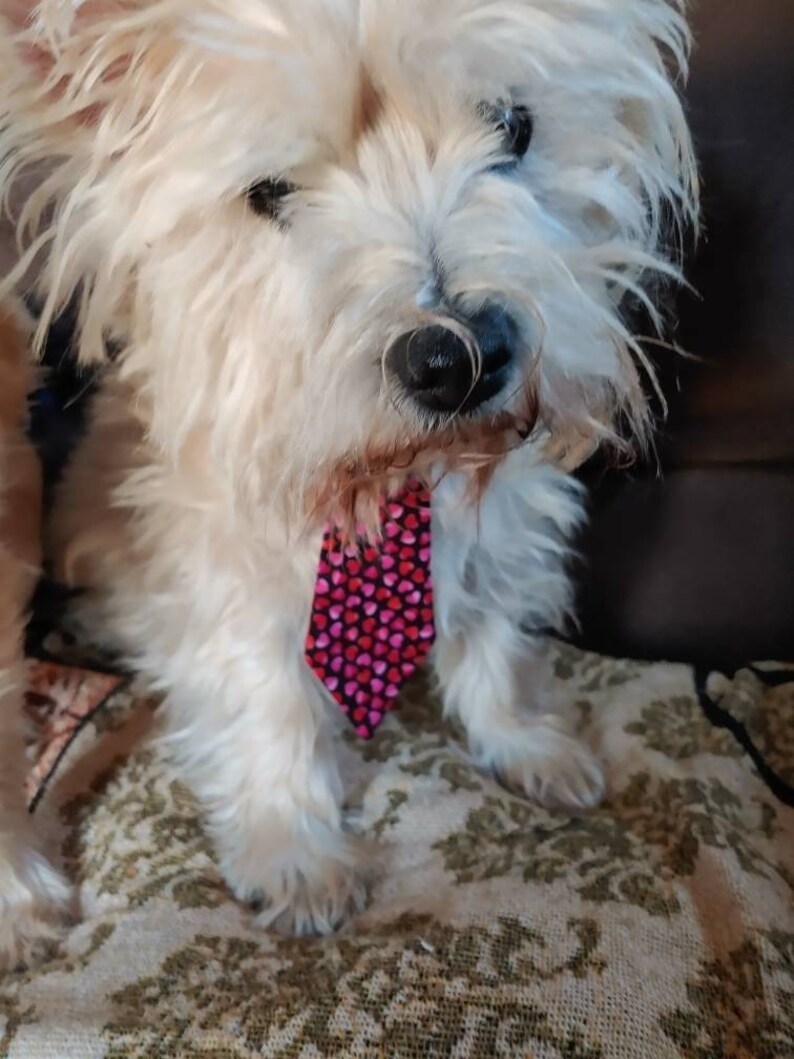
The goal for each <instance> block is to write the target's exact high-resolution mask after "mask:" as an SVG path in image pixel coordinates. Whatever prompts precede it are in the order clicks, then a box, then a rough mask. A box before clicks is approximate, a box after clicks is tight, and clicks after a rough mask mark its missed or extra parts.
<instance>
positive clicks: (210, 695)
mask: <svg viewBox="0 0 794 1059" xmlns="http://www.w3.org/2000/svg"><path fill="white" fill-rule="evenodd" d="M293 564H294V556H293V558H292V560H288V559H286V558H285V560H284V563H283V569H282V571H280V573H278V574H276V573H273V574H272V576H270V577H268V576H267V575H266V574H265V575H263V576H262V578H261V579H257V578H251V579H250V580H249V581H248V582H246V579H245V578H244V577H242V576H241V572H240V571H238V572H237V574H236V575H233V574H231V573H230V572H229V571H228V570H226V571H223V570H215V571H213V572H212V574H211V575H210V576H211V578H212V580H213V584H212V585H205V586H204V587H205V591H204V593H203V600H202V601H201V604H199V601H198V600H196V601H195V607H194V609H193V612H192V616H191V619H190V620H189V625H188V628H187V629H186V630H185V632H186V633H187V638H186V639H184V640H183V642H182V645H181V647H180V650H179V652H178V655H179V657H174V658H172V660H171V664H170V666H167V672H168V680H169V684H170V686H171V689H172V690H171V692H170V693H169V695H168V697H167V700H166V709H167V714H168V717H169V721H170V725H171V729H172V733H173V734H172V736H171V738H170V739H169V743H170V744H171V748H172V750H173V752H174V753H175V756H176V758H177V761H178V762H179V764H180V765H181V766H182V769H183V772H184V774H185V776H186V779H187V780H188V782H189V784H190V786H191V787H192V789H193V791H194V792H195V793H196V795H197V796H198V798H199V800H200V801H201V802H202V803H203V805H204V807H205V809H206V811H207V819H208V826H209V829H210V831H211V834H212V838H213V840H214V844H215V849H216V852H217V856H218V859H219V862H220V865H221V868H222V871H223V874H224V876H225V878H226V880H227V882H228V884H229V886H230V888H231V889H232V891H233V892H234V893H235V895H236V896H237V897H238V898H239V899H240V900H242V901H245V902H248V903H251V904H252V905H254V906H255V907H257V908H258V911H259V914H258V921H259V922H260V923H261V925H263V926H274V927H275V928H276V929H278V930H280V931H282V932H284V933H291V934H293V933H294V934H326V933H329V932H331V931H333V930H334V929H335V928H337V927H338V926H339V925H340V924H341V922H342V921H343V920H344V918H345V917H346V915H347V914H348V913H349V912H350V911H351V910H352V909H354V908H355V907H356V906H357V905H358V904H360V902H361V898H362V890H361V887H360V884H359V881H358V879H357V877H356V871H355V869H356V843H355V842H354V840H353V838H352V837H351V836H349V835H348V834H347V833H346V832H345V829H344V826H343V819H342V807H341V803H342V785H341V781H340V776H339V772H338V768H337V763H336V760H335V757H334V753H333V746H332V738H331V736H332V732H331V727H332V724H331V716H332V714H331V712H330V710H329V707H328V705H327V704H326V702H325V701H324V700H323V698H322V695H321V692H320V689H319V684H318V683H317V681H316V680H315V678H314V677H313V675H312V674H311V672H310V670H309V668H308V667H307V665H306V664H305V662H304V660H303V651H302V648H303V637H304V635H305V623H306V620H307V616H308V604H309V594H310V591H311V589H310V586H309V584H308V575H307V580H306V583H304V579H303V578H298V577H297V576H295V575H294V572H293V573H291V572H290V567H291V566H293ZM293 571H294V566H293ZM208 600H216V601H223V602H224V604H225V605H224V606H223V614H222V616H221V614H220V613H218V614H216V618H215V619H214V620H213V619H212V618H211V617H210V615H209V612H208V610H207V601H208ZM199 605H200V606H201V613H199V612H198V608H199Z"/></svg>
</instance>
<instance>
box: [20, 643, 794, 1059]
mask: <svg viewBox="0 0 794 1059" xmlns="http://www.w3.org/2000/svg"><path fill="white" fill-rule="evenodd" d="M555 656H556V676H557V694H558V695H559V697H560V699H561V701H562V702H564V703H566V704H567V705H568V706H569V707H570V709H572V710H573V711H575V713H576V714H577V715H578V717H579V718H580V720H581V723H582V725H583V726H584V727H585V728H586V729H587V731H588V732H589V734H590V737H591V738H592V739H593V740H595V741H596V743H597V744H598V745H599V746H600V748H601V750H602V752H603V754H604V757H605V759H606V760H607V761H608V763H609V775H610V794H609V799H608V802H607V804H605V805H604V806H603V807H602V808H601V809H599V810H598V811H597V812H595V813H593V814H592V815H589V816H584V817H581V818H572V817H571V816H569V815H566V814H560V813H557V814H555V813H550V812H547V811H545V810H543V809H539V808H536V807H534V806H531V805H529V804H527V803H526V802H525V801H523V800H521V799H519V798H517V797H513V796H511V795H510V794H508V793H507V792H505V791H504V790H503V789H502V788H501V787H500V786H499V785H498V784H497V783H496V782H494V781H493V780H491V779H489V778H486V777H483V776H482V775H481V774H480V773H478V772H477V771H476V770H475V769H474V768H473V767H472V765H471V763H470V762H469V761H468V759H467V756H466V753H465V751H464V749H462V747H461V744H460V741H459V739H458V737H457V734H456V733H455V732H454V731H452V730H450V729H447V728H446V727H445V726H444V725H443V724H442V722H441V721H440V719H439V716H438V712H437V707H436V704H435V703H434V702H433V700H432V698H431V696H430V695H429V694H428V692H427V691H426V689H425V688H424V686H423V685H422V684H421V683H420V684H417V685H414V687H413V688H412V690H411V693H410V695H409V696H408V698H407V701H405V703H404V704H403V707H402V709H401V711H400V713H399V714H397V715H395V716H394V717H392V718H390V719H389V721H388V722H387V723H386V725H385V726H384V728H383V730H382V731H381V733H380V734H379V735H378V737H377V738H376V739H375V740H374V742H373V743H371V744H368V745H364V744H360V743H357V742H355V741H354V738H353V737H352V735H351V737H350V739H349V741H347V742H346V743H345V744H344V746H343V747H342V754H343V759H344V768H345V774H346V777H347V780H348V784H349V792H350V793H349V798H350V803H351V806H352V808H354V809H355V810H356V812H357V813H358V814H359V816H360V820H361V826H362V827H363V828H366V829H367V830H368V831H370V832H371V833H374V835H375V836H377V838H378V839H379V847H378V850H377V855H376V859H375V865H374V871H373V878H372V893H371V904H370V907H369V910H368V911H367V913H366V914H365V915H364V916H362V917H361V918H360V919H358V920H357V921H355V922H354V923H352V924H351V925H350V927H349V928H348V929H347V931H346V932H345V933H344V934H342V935H340V936H339V937H336V938H332V939H328V940H318V941H315V940H301V941H295V940H284V939H278V938H275V937H271V936H269V935H267V934H264V933H260V932H258V931H256V930H254V929H252V928H251V925H250V922H249V917H248V915H247V913H246V912H245V911H244V910H243V909H241V908H240V907H239V906H238V905H237V904H235V902H234V901H232V900H231V899H230V897H229V895H228V894H227V892H226V891H225V889H224V886H223V883H222V881H221V879H220V877H219V875H218V872H217V870H216V868H215V866H214V865H213V862H212V859H211V856H210V852H209V848H208V845H207V841H206V838H205V836H204V834H203V832H202V828H201V819H200V816H199V813H198V812H197V809H196V806H195V805H194V803H193V801H192V800H191V797H190V795H189V793H188V792H187V791H186V790H185V789H184V788H183V787H182V786H181V785H180V784H179V783H178V782H176V781H175V780H174V779H173V777H172V775H171V773H170V772H169V771H168V769H167V768H166V767H165V766H164V765H163V764H162V762H161V759H160V757H159V754H158V752H157V750H156V748H153V747H152V746H151V745H150V743H151V740H150V736H151V733H152V732H153V731H155V730H156V724H157V719H156V710H155V705H156V704H155V703H153V702H151V701H150V700H147V699H146V698H145V697H143V696H141V695H140V694H138V693H136V689H135V686H134V685H131V686H126V685H119V686H118V687H116V689H115V691H114V690H113V686H110V685H107V684H102V683H101V678H100V683H98V684H96V685H95V686H94V687H93V689H91V690H90V691H86V689H85V688H83V690H82V691H80V690H79V688H77V687H76V686H75V685H72V687H71V690H70V691H69V692H67V693H66V694H65V699H66V700H68V701H69V702H70V706H69V709H70V710H71V711H72V712H71V720H66V721H64V718H63V716H59V715H58V704H57V701H51V700H49V699H48V692H47V689H46V684H47V679H44V680H42V673H41V672H39V678H38V679H39V686H38V689H37V691H36V694H35V695H34V696H33V697H32V704H33V705H34V706H35V712H36V714H37V716H38V719H39V722H42V721H43V722H45V723H46V724H48V725H49V730H48V731H49V734H48V735H46V736H44V737H42V740H41V745H40V747H39V751H40V752H41V753H42V754H44V755H45V757H44V758H43V759H42V762H43V763H42V764H41V766H40V768H39V771H38V772H37V773H36V776H35V784H34V786H36V785H38V784H40V783H42V782H43V781H44V780H46V777H47V776H48V774H50V773H51V772H52V771H53V768H54V774H53V775H52V777H51V779H50V782H49V784H48V785H47V786H46V787H45V788H44V793H43V796H42V797H41V799H40V802H39V806H38V809H37V812H38V813H39V814H40V815H41V816H42V818H43V820H44V822H45V823H46V825H47V828H48V830H49V831H50V834H51V836H52V838H53V840H54V841H57V842H59V843H60V845H61V848H62V851H63V855H64V859H65V862H66V865H67V868H68V870H69V871H70V872H71V874H72V876H73V877H74V878H75V880H77V882H78V884H79V888H80V897H81V901H82V914H83V918H82V921H81V922H80V923H79V924H78V925H77V926H75V927H74V928H73V929H72V930H71V932H70V933H69V934H68V936H67V937H66V938H65V940H64V943H63V946H62V948H61V949H60V950H59V951H57V952H55V953H53V956H52V959H51V960H50V961H49V962H48V963H46V964H45V965H44V966H43V967H41V968H40V969H39V970H38V971H37V972H35V973H29V974H20V975H17V976H11V977H9V978H6V979H5V980H2V981H0V1055H2V1056H8V1057H10V1059H55V1057H57V1059H60V1057H67V1059H68V1057H72V1056H74V1057H75V1059H90V1057H94V1056H97V1057H98V1056H108V1057H111V1059H122V1057H124V1059H127V1057H136V1059H143V1057H151V1059H155V1057H157V1059H170V1057H185V1059H199V1057H201V1059H221V1057H223V1059H249V1057H254V1056H273V1057H296V1059H298V1057H300V1059H317V1057H322V1056H350V1057H358V1056H361V1057H363V1056H372V1057H375V1056H386V1057H401V1059H402V1057H405V1059H408V1057H417V1059H418V1057H424V1056H438V1057H441V1056H455V1057H461V1059H467V1057H477V1059H492V1057H494V1056H505V1057H510V1059H513V1057H525V1059H529V1057H533V1059H792V1057H794V891H793V887H794V810H792V809H790V808H786V807H785V806H784V805H783V804H782V803H781V802H780V801H779V800H778V799H776V798H775V797H774V796H773V794H772V793H771V792H770V790H769V788H768V787H767V786H766V785H765V784H764V783H763V782H762V781H761V779H760V778H759V776H758V774H757V772H756V770H755V768H754V767H753V765H752V764H751V763H750V762H749V760H748V758H747V757H746V755H745V754H744V753H743V752H742V750H741V749H740V748H739V746H738V744H737V742H736V741H735V740H734V738H733V737H732V736H731V735H730V734H729V733H728V732H726V731H724V730H719V729H717V728H714V727H712V726H711V724H709V722H708V721H707V720H706V719H705V717H704V713H703V709H702V705H703V701H701V700H704V701H706V700H707V701H706V705H711V706H712V707H713V705H714V704H716V705H717V706H721V707H723V708H725V709H726V710H728V711H729V712H730V713H731V714H732V715H733V716H734V717H735V718H737V719H738V720H740V721H741V722H743V723H744V724H746V726H747V729H748V731H749V732H750V734H751V735H752V738H753V739H754V741H755V743H756V745H757V746H758V747H759V749H760V750H761V752H762V753H763V754H764V756H765V758H766V760H767V762H768V764H769V765H770V766H771V767H772V768H774V769H775V770H776V771H777V773H778V774H779V775H780V776H781V777H782V778H783V779H784V780H788V781H789V782H792V781H794V684H792V683H787V682H785V681H786V678H787V676H789V675H790V676H791V677H792V679H793V680H794V671H793V672H791V673H790V674H786V673H784V674H783V676H782V678H781V676H780V673H779V668H780V667H777V669H776V672H774V673H773V672H772V669H771V668H770V667H767V670H765V669H764V667H756V668H755V669H747V670H742V671H739V672H738V673H737V674H735V675H734V676H732V677H728V676H724V675H721V674H717V673H713V674H710V675H704V679H702V680H701V700H699V697H698V693H697V688H696V682H695V679H694V675H693V673H692V671H691V670H690V669H689V668H687V667H684V666H675V665H641V664H635V663H629V662H625V661H609V660H605V659H601V658H597V657H594V656H591V655H587V654H582V653H579V652H577V651H574V650H572V649H570V648H567V647H559V648H555ZM50 676H52V674H50ZM66 683H67V684H68V683H69V681H68V680H67V681H66ZM108 694H109V696H110V697H109V698H107V699H106V701H105V703H104V705H103V706H101V708H99V709H98V710H97V711H96V712H94V713H93V714H92V713H91V710H92V706H91V705H90V704H91V703H93V704H95V703H96V702H98V701H100V700H103V699H105V698H106V696H107V695H108ZM59 695H60V698H61V700H62V701H63V699H64V692H63V688H61V691H60V692H59ZM81 695H82V698H81ZM58 697H59V696H58V695H56V696H55V699H56V700H57V699H58ZM77 700H80V701H79V703H78V705H75V703H76V702H77ZM86 703H89V705H88V706H87V705H86ZM65 728H70V730H72V734H75V733H76V738H74V739H71V737H70V738H64V731H65ZM53 737H54V738H56V739H58V738H60V740H61V741H60V743H59V744H58V750H57V752H53V751H52V749H49V750H48V749H47V748H48V747H49V746H50V744H51V742H52V738H53ZM47 755H49V756H47ZM59 759H60V760H59ZM56 765H57V767H55V766H56ZM31 793H32V794H33V793H34V791H33V789H32V790H31Z"/></svg>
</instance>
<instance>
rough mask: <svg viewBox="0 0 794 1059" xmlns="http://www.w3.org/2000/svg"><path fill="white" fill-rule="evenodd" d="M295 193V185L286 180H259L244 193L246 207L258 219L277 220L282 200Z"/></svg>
mask: <svg viewBox="0 0 794 1059" xmlns="http://www.w3.org/2000/svg"><path fill="white" fill-rule="evenodd" d="M294 191H295V185H294V184H290V183H289V181H287V180H278V179H274V180H260V182H259V183H258V184H254V185H253V186H252V187H250V188H249V189H248V191H247V192H246V198H247V199H248V205H249V206H250V207H251V209H252V210H253V211H254V213H258V214H259V216H260V217H267V218H268V219H269V220H272V221H276V220H278V218H279V216H280V214H281V208H282V206H283V204H284V199H286V198H287V196H288V195H291V194H292V193H293V192H294Z"/></svg>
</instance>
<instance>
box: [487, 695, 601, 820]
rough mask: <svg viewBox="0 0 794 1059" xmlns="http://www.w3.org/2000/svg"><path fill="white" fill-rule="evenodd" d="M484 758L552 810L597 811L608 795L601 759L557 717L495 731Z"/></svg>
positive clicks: (500, 774) (503, 778)
mask: <svg viewBox="0 0 794 1059" xmlns="http://www.w3.org/2000/svg"><path fill="white" fill-rule="evenodd" d="M478 756H479V757H480V759H481V761H482V763H483V764H484V765H486V766H487V767H488V768H490V769H491V770H492V771H493V772H495V773H496V775H497V776H498V777H499V779H500V780H501V781H502V782H503V783H504V784H505V786H506V787H509V788H510V789H511V790H516V791H520V792H521V793H522V794H526V795H527V796H528V797H529V798H531V799H532V800H533V801H536V802H539V803H540V804H541V805H545V806H546V807H547V808H549V809H578V810H581V809H592V808H593V807H594V806H596V805H598V803H599V802H600V801H601V800H602V798H603V797H604V790H605V782H604V771H603V768H602V767H601V764H600V762H599V761H598V759H597V758H596V756H595V754H593V752H592V750H590V749H589V747H587V746H586V745H585V744H584V743H582V742H581V741H580V740H579V739H577V738H575V737H574V736H572V735H570V734H569V733H568V731H567V730H566V727H565V725H564V724H563V723H562V722H561V721H560V719H559V718H558V717H555V716H551V715H550V716H545V717H539V718H538V719H537V720H534V721H531V722H528V723H527V724H526V725H524V726H522V727H520V728H516V729H513V730H512V731H511V732H509V733H499V732H494V733H492V734H491V735H490V737H489V739H488V742H487V745H485V746H482V747H480V748H479V754H478Z"/></svg>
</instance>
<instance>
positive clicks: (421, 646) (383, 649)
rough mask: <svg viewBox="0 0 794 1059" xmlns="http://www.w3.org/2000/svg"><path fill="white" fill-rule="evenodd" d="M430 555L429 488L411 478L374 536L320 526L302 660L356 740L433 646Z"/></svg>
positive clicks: (369, 731) (387, 506) (386, 508)
mask: <svg viewBox="0 0 794 1059" xmlns="http://www.w3.org/2000/svg"><path fill="white" fill-rule="evenodd" d="M430 556H431V511H430V493H429V491H428V490H427V489H426V487H425V486H424V485H423V484H422V483H420V482H418V481H415V480H411V481H409V482H408V483H407V484H406V485H405V487H404V488H403V490H402V491H401V492H400V493H399V494H397V495H395V496H393V497H391V498H389V499H387V500H386V501H385V503H384V505H383V508H382V514H381V533H380V540H379V541H378V542H377V543H374V544H373V543H366V542H362V541H359V542H356V543H345V542H344V541H343V540H342V538H341V536H340V533H339V531H338V529H337V528H336V527H334V526H329V527H327V529H326V531H325V534H324V537H323V544H322V551H321V554H320V561H319V564H318V569H317V582H316V585H315V595H314V605H313V607H312V616H311V621H310V624H309V632H308V635H307V637H306V660H307V662H308V664H309V666H310V667H311V668H312V669H313V670H314V672H315V674H316V675H317V677H318V679H319V680H320V681H321V682H322V683H323V684H324V685H325V687H326V688H327V690H328V692H329V693H330V694H331V696H332V697H333V698H334V699H335V701H336V702H337V703H338V704H339V706H340V707H341V709H342V710H343V711H344V713H345V714H346V715H347V716H348V718H349V719H350V721H351V723H352V724H353V726H354V728H355V730H356V732H357V733H358V735H359V736H360V737H361V738H362V739H370V738H372V736H373V734H374V733H375V730H376V729H377V727H378V725H379V724H380V723H381V721H382V720H383V718H384V716H385V715H386V714H387V713H388V712H389V710H391V709H393V708H394V706H395V704H396V702H397V699H398V697H399V694H400V690H401V688H402V686H403V684H404V683H405V682H406V680H408V679H409V678H410V677H411V676H412V675H413V674H414V673H415V672H416V670H417V668H418V667H419V665H420V664H421V663H422V661H423V660H424V659H425V658H426V657H427V654H428V653H429V651H430V649H431V648H432V646H433V642H434V640H435V624H434V619H433V581H432V574H431V569H430Z"/></svg>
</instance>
